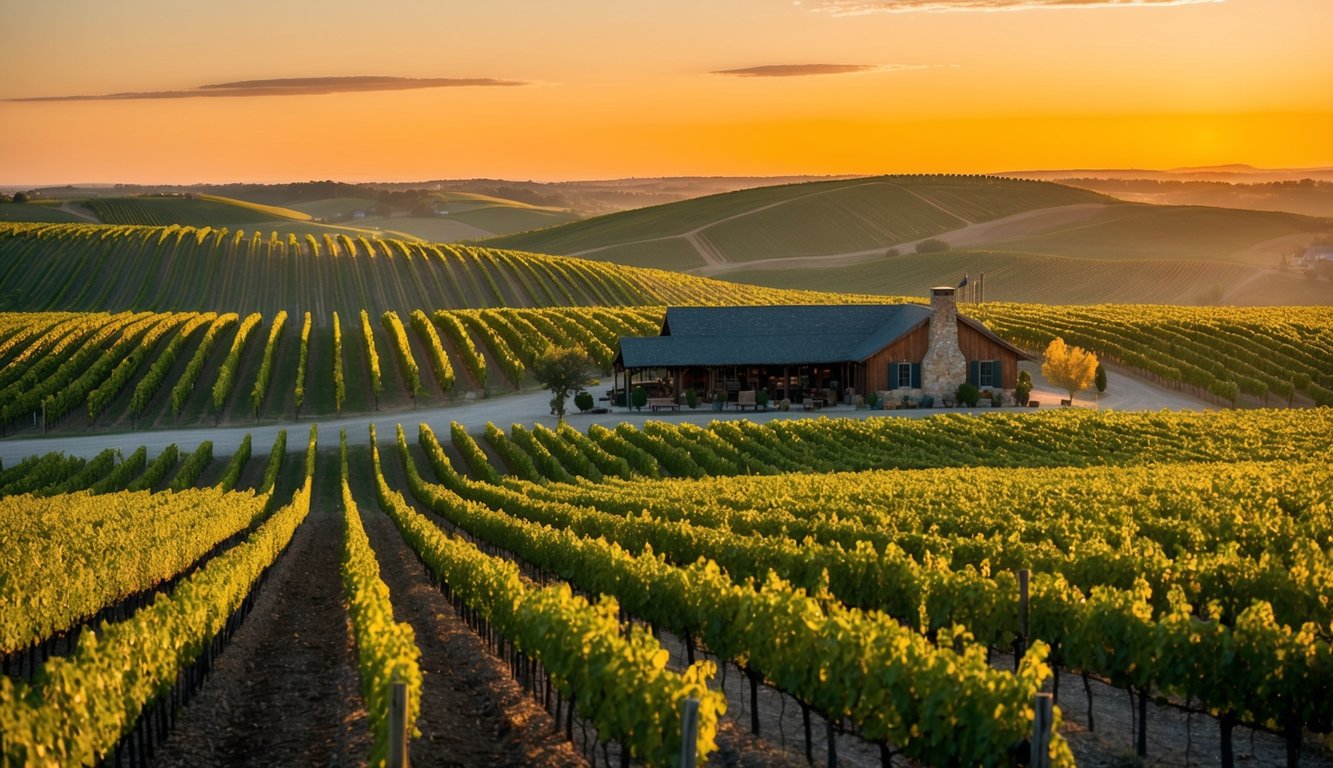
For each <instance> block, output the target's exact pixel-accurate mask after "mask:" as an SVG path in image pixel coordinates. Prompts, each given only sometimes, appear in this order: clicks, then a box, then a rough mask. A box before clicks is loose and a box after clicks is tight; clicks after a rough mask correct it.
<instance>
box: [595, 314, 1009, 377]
mask: <svg viewBox="0 0 1333 768" xmlns="http://www.w3.org/2000/svg"><path fill="white" fill-rule="evenodd" d="M954 291H955V289H953V288H934V289H932V296H931V304H930V305H929V306H926V305H921V304H848V305H786V306H761V307H754V306H744V307H670V308H668V309H667V313H666V318H665V319H664V320H663V322H662V330H661V333H660V334H659V335H657V336H650V337H622V338H621V339H620V345H619V349H618V351H617V353H616V357H615V376H616V390H617V391H622V392H623V391H628V390H630V389H632V388H633V387H634V386H635V385H638V384H647V385H648V386H650V387H653V388H655V389H656V390H657V391H655V392H653V394H654V395H656V396H659V397H672V396H678V395H679V394H680V393H682V392H684V391H685V390H686V389H693V390H695V391H696V392H698V393H700V394H701V395H703V396H705V397H713V396H716V395H718V394H725V396H726V398H727V399H728V400H729V401H732V402H735V401H736V400H737V397H738V395H739V393H741V392H744V391H747V390H757V389H766V390H767V391H768V393H769V396H770V398H772V400H773V401H774V402H777V401H780V400H782V399H783V398H789V399H790V400H791V401H792V402H793V403H800V402H802V401H804V400H805V399H806V398H812V399H815V400H818V401H829V400H839V401H841V400H845V399H846V398H845V395H846V394H847V390H848V389H849V388H851V389H852V390H854V391H855V392H856V393H860V394H864V393H866V392H872V391H888V392H893V393H894V394H895V395H907V396H910V397H914V398H919V397H921V396H923V395H930V396H931V397H933V398H935V401H936V403H940V402H942V400H943V399H944V398H946V397H952V395H953V393H954V391H955V390H956V389H957V388H958V385H959V384H962V383H963V382H964V381H969V382H971V383H973V384H976V385H977V386H978V387H980V388H981V389H983V390H985V389H991V390H997V389H998V390H1007V391H1009V392H1011V393H1012V391H1013V389H1014V386H1015V384H1016V383H1017V379H1018V361H1019V360H1020V359H1028V356H1027V355H1026V354H1025V353H1024V352H1023V351H1022V350H1020V349H1018V348H1017V347H1015V346H1014V345H1012V344H1010V343H1008V342H1006V341H1004V340H1003V339H1001V338H1000V337H998V336H996V335H995V334H994V333H992V332H991V331H990V330H989V329H987V328H986V327H985V326H984V325H982V324H981V323H979V322H977V321H976V320H973V319H971V318H969V317H966V316H963V315H960V314H959V313H958V311H957V304H956V297H955V295H954Z"/></svg>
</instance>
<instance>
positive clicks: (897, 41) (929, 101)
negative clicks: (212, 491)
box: [0, 0, 1333, 185]
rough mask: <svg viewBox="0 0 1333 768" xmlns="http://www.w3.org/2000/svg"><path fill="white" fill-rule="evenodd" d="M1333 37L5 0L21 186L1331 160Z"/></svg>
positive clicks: (871, 11)
mask: <svg viewBox="0 0 1333 768" xmlns="http://www.w3.org/2000/svg"><path fill="white" fill-rule="evenodd" d="M1330 39H1333V2H1330V0H1216V1H1210V0H800V2H792V0H677V1H676V2H671V3H666V2H628V1H627V0H562V1H561V2H537V1H536V0H489V1H488V2H467V3H464V2H453V1H452V0H376V2H366V1H365V0H362V2H356V3H354V2H345V1H344V0H322V1H321V2H313V1H303V0H230V1H229V2H227V3H203V2H191V1H190V0H118V1H117V2H105V1H104V0H99V1H98V2H93V1H92V0H61V2H21V1H20V0H0V51H4V63H3V65H2V67H0V72H2V73H3V74H0V124H3V126H4V132H5V137H4V139H3V141H0V185H40V184H57V183H59V184H63V183H79V182H84V183H90V182H135V183H192V182H227V181H265V182H276V181H294V180H307V179H337V180H343V181H372V180H381V181H390V180H423V179H437V178H472V177H493V178H511V179H535V180H558V179H592V178H615V177H624V176H670V175H779V174H871V173H886V172H988V171H1002V170H1017V169H1038V168H1124V167H1139V168H1171V167H1179V166H1197V165H1212V164H1221V163H1250V164H1253V165H1257V166H1262V167H1294V166H1333V58H1331V57H1330V53H1329V40H1330ZM370 78H376V79H370ZM255 81H270V82H255ZM271 81H276V82H271ZM206 86H222V87H206ZM129 95H133V96H129ZM70 97H78V98H70Z"/></svg>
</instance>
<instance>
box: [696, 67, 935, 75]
mask: <svg viewBox="0 0 1333 768" xmlns="http://www.w3.org/2000/svg"><path fill="white" fill-rule="evenodd" d="M928 66H929V65H927V64H766V65H764V66H759V67H745V68H743V69H719V70H715V71H713V72H710V73H709V74H712V75H730V76H731V77H810V76H813V75H852V74H858V73H862V72H896V71H899V70H905V69H925V68H927V67H928Z"/></svg>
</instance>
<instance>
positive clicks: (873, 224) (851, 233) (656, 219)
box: [488, 175, 1114, 266]
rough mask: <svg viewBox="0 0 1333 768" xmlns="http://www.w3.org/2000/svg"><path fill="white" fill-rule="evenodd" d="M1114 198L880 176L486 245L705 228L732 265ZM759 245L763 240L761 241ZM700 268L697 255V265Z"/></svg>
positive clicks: (619, 241) (601, 242) (604, 220)
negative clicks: (1052, 207)
mask: <svg viewBox="0 0 1333 768" xmlns="http://www.w3.org/2000/svg"><path fill="white" fill-rule="evenodd" d="M1110 202H1114V201H1113V200H1112V199H1111V198H1108V197H1104V196H1102V195H1098V194H1091V193H1088V192H1085V191H1083V190H1076V189H1073V188H1070V187H1063V186H1060V185H1058V184H1049V183H1044V182H1029V181H1019V180H1016V179H1002V178H997V177H988V176H935V175H924V176H880V177H872V178H863V179H850V180H841V181H820V182H809V183H803V184H787V185H780V186H771V187H760V188H757V189H747V190H741V191H738V192H728V193H725V194H721V195H709V196H706V197H699V198H694V199H691V200H685V201H682V202H678V203H669V204H667V205H659V206H653V207H649V208H641V209H637V210H631V211H624V212H621V213H615V214H611V215H608V216H599V217H597V218H593V219H587V220H584V221H577V222H573V223H570V224H564V225H562V226H558V227H550V228H547V229H544V230H538V231H535V232H524V233H520V234H517V235H509V236H507V237H501V238H496V239H494V240H491V241H488V244H492V245H495V246H497V247H501V248H519V249H523V250H529V251H538V252H540V253H565V254H571V253H582V252H585V251H588V252H589V253H588V257H589V258H597V259H601V258H605V256H604V254H601V253H599V251H600V250H601V249H604V248H611V247H615V246H624V245H628V244H631V243H635V244H637V243H638V242H640V241H646V240H658V239H662V238H681V237H683V235H684V233H686V232H690V231H692V230H698V231H699V232H700V234H701V235H702V236H703V237H706V238H707V239H708V240H709V241H710V242H712V243H713V244H714V245H715V246H716V247H717V248H719V249H720V250H721V251H722V252H724V253H726V255H727V257H728V260H731V261H740V262H744V261H751V260H754V259H760V258H771V257H782V256H799V255H811V254H821V253H838V252H841V251H854V250H861V249H864V248H883V247H887V246H888V245H892V244H893V243H896V242H899V241H902V240H914V239H917V238H922V237H929V236H930V235H934V234H939V233H941V232H945V231H948V230H950V229H954V228H956V227H959V226H962V225H964V224H967V223H973V222H979V221H987V220H990V219H997V218H1000V217H1002V216H1009V215H1012V214H1015V213H1020V212H1023V211H1028V210H1034V209H1038V208H1044V207H1049V206H1059V205H1076V204H1080V203H1110ZM752 238H758V239H757V240H754V239H752ZM700 263H702V262H701V261H699V257H698V256H697V254H696V257H695V263H694V264H691V265H690V266H698V265H699V264H700Z"/></svg>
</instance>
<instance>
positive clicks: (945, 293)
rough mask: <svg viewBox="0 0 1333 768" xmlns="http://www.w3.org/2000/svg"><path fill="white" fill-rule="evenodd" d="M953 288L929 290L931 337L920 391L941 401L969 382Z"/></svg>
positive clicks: (928, 342)
mask: <svg viewBox="0 0 1333 768" xmlns="http://www.w3.org/2000/svg"><path fill="white" fill-rule="evenodd" d="M955 290H956V289H954V288H931V289H930V338H929V341H927V343H926V356H925V357H924V358H923V359H922V360H921V392H922V394H925V395H930V396H932V397H934V398H935V400H936V402H939V401H940V399H941V398H944V397H953V394H954V392H955V391H956V390H957V389H958V385H959V384H962V383H963V382H965V381H967V359H966V358H964V357H963V351H962V350H961V349H959V348H958V302H957V298H956V297H955V296H954V291H955Z"/></svg>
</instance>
